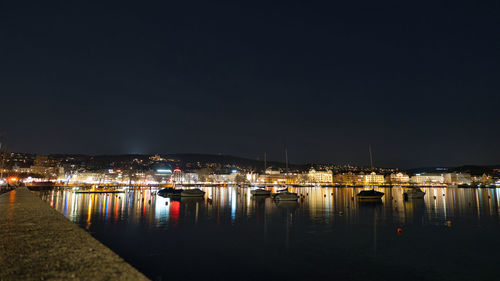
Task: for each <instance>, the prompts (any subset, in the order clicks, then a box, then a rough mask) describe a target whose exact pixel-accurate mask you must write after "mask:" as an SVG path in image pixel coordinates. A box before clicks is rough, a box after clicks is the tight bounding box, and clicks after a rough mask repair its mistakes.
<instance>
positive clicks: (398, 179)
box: [386, 173, 410, 185]
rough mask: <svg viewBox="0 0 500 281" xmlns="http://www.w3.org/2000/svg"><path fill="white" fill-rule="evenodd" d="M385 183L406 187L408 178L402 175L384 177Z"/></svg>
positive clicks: (408, 181)
mask: <svg viewBox="0 0 500 281" xmlns="http://www.w3.org/2000/svg"><path fill="white" fill-rule="evenodd" d="M386 182H387V183H388V184H392V185H407V184H409V183H410V176H408V175H407V174H403V173H395V174H390V175H388V176H387V177H386Z"/></svg>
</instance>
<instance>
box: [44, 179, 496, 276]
mask: <svg viewBox="0 0 500 281" xmlns="http://www.w3.org/2000/svg"><path fill="white" fill-rule="evenodd" d="M202 189H203V190H204V191H206V194H205V197H204V198H200V199H193V198H190V199H184V198H183V199H178V200H173V199H168V198H163V197H160V196H157V195H155V191H156V190H155V189H149V188H147V189H146V188H145V189H136V190H128V191H127V192H126V193H121V194H108V195H106V194H77V193H73V192H71V191H69V190H53V191H46V192H40V196H41V197H42V199H43V200H45V201H47V202H48V204H50V206H52V207H53V208H55V209H56V210H58V211H59V212H61V213H62V214H64V216H66V217H67V218H68V219H70V220H71V221H73V222H74V223H76V224H78V225H79V226H81V227H82V228H84V229H86V230H88V231H89V232H90V233H91V234H92V236H94V237H95V238H96V239H98V240H99V241H101V242H102V243H103V244H105V245H107V246H108V247H109V248H111V249H112V250H113V251H115V252H116V253H117V254H119V255H120V256H121V257H123V258H124V259H125V260H126V261H128V262H129V263H130V264H132V265H133V266H134V267H136V268H137V269H138V270H140V271H141V272H143V273H144V274H145V275H146V276H148V277H149V278H151V279H152V280H195V279H203V280H303V281H304V280H420V281H421V280H498V279H499V277H498V276H497V273H498V264H499V262H500V244H499V238H500V189H458V188H426V189H423V190H424V191H425V192H426V195H425V199H423V200H422V199H419V200H410V201H404V200H403V189H402V188H383V189H382V188H380V189H377V190H379V191H382V192H385V196H384V197H383V199H382V201H381V202H375V203H374V202H357V200H356V198H355V194H357V193H358V192H359V191H360V190H362V189H361V188H318V187H311V188H292V189H291V191H293V192H297V193H299V194H300V195H302V196H303V197H302V198H301V199H299V201H298V202H297V203H295V202H293V203H290V202H288V203H285V204H283V203H282V204H279V203H276V202H274V201H273V200H272V198H269V197H267V198H254V197H252V196H251V194H250V189H248V188H238V187H206V188H202Z"/></svg>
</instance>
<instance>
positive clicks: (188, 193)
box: [181, 188, 205, 197]
mask: <svg viewBox="0 0 500 281" xmlns="http://www.w3.org/2000/svg"><path fill="white" fill-rule="evenodd" d="M203 195H205V191H203V190H201V189H199V188H195V189H186V190H183V191H182V192H181V197H202V196H203Z"/></svg>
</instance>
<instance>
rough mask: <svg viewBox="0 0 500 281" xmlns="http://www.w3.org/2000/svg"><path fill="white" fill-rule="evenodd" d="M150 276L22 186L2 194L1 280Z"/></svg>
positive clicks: (0, 204) (0, 210) (0, 235)
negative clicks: (143, 273)
mask: <svg viewBox="0 0 500 281" xmlns="http://www.w3.org/2000/svg"><path fill="white" fill-rule="evenodd" d="M47 279H58V280H59V279H64V280H148V279H147V278H146V277H145V276H144V275H142V274H141V273H140V272H138V271H137V270H136V269H135V268H133V267H132V266H130V265H129V264H128V263H126V262H125V261H124V260H123V259H122V258H120V257H119V256H118V255H117V254H115V253H114V252H112V251H111V250H110V249H108V248H107V247H106V246H104V245H103V244H101V243H100V242H99V241H97V240H96V239H94V238H93V237H92V236H91V235H90V234H89V233H87V232H85V231H84V230H83V229H81V228H80V227H78V226H77V225H75V224H73V223H72V222H70V221H69V220H67V219H66V218H65V217H64V216H63V215H62V214H60V213H58V212H57V211H56V210H54V209H52V208H51V207H50V206H49V205H47V204H46V203H45V202H43V201H42V200H41V199H40V198H38V196H36V195H35V194H33V193H31V192H30V191H29V190H28V189H26V188H24V187H23V188H18V189H16V190H14V191H11V192H9V193H5V194H2V195H0V280H47Z"/></svg>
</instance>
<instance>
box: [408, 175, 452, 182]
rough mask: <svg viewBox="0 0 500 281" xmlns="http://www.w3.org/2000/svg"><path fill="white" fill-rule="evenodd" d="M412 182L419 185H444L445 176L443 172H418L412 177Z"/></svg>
mask: <svg viewBox="0 0 500 281" xmlns="http://www.w3.org/2000/svg"><path fill="white" fill-rule="evenodd" d="M410 182H411V183H412V184H417V185H443V184H444V177H443V175H442V174H416V175H415V176H413V177H411V178H410Z"/></svg>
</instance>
